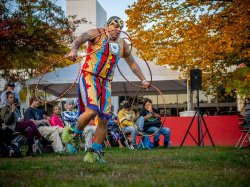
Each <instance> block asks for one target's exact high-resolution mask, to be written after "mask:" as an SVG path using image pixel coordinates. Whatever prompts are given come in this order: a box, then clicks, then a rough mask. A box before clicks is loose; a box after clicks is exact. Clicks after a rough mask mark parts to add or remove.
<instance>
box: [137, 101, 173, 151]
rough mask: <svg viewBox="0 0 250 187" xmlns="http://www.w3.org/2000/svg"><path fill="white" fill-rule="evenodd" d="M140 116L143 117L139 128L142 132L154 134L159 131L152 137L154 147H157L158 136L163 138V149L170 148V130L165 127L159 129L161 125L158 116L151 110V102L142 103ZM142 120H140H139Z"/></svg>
mask: <svg viewBox="0 0 250 187" xmlns="http://www.w3.org/2000/svg"><path fill="white" fill-rule="evenodd" d="M140 116H143V117H144V125H142V124H140V125H139V126H140V127H143V131H145V132H146V133H151V134H153V133H155V132H157V131H158V130H159V128H160V130H159V132H158V133H156V134H155V135H154V146H155V147H158V146H159V138H160V135H163V136H164V147H170V146H171V142H170V129H169V128H167V127H163V126H162V127H161V125H162V123H161V121H160V117H161V116H160V115H159V114H157V112H156V110H155V109H154V108H153V105H152V101H151V100H150V99H146V100H145V101H144V103H143V108H142V110H141V111H140ZM139 119H142V118H139Z"/></svg>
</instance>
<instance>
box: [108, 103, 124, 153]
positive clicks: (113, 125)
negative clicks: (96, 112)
mask: <svg viewBox="0 0 250 187" xmlns="http://www.w3.org/2000/svg"><path fill="white" fill-rule="evenodd" d="M113 111H114V107H113V106H111V114H112V115H111V118H110V120H109V121H108V128H107V130H108V132H109V133H110V134H111V138H112V139H111V138H109V139H110V140H113V141H110V144H112V145H111V146H117V145H118V146H119V147H120V148H123V147H124V146H123V144H122V142H121V139H122V137H123V135H122V132H121V131H120V128H119V125H118V119H117V117H116V116H115V115H114V114H113Z"/></svg>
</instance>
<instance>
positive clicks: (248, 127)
mask: <svg viewBox="0 0 250 187" xmlns="http://www.w3.org/2000/svg"><path fill="white" fill-rule="evenodd" d="M239 128H240V132H241V136H240V138H239V140H238V142H237V144H236V145H235V148H241V147H242V145H243V144H244V143H247V144H248V146H249V145H250V142H249V135H250V124H249V122H247V121H246V120H245V118H244V117H243V116H240V117H239Z"/></svg>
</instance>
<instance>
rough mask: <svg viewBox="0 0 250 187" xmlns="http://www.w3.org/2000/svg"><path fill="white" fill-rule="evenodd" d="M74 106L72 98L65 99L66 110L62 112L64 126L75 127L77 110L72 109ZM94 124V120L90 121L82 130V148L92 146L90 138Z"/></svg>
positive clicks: (94, 127)
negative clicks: (83, 142)
mask: <svg viewBox="0 0 250 187" xmlns="http://www.w3.org/2000/svg"><path fill="white" fill-rule="evenodd" d="M74 107H75V103H74V100H67V101H66V104H65V109H66V111H64V112H62V120H63V122H64V124H65V125H66V126H71V127H73V128H74V127H75V125H76V122H77V120H78V112H77V111H73V109H74ZM95 131H96V126H95V122H94V120H91V121H90V124H89V125H87V126H86V127H85V128H84V130H83V136H84V138H85V145H84V149H85V150H87V149H89V148H91V147H92V138H93V136H94V134H95Z"/></svg>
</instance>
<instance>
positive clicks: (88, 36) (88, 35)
mask: <svg viewBox="0 0 250 187" xmlns="http://www.w3.org/2000/svg"><path fill="white" fill-rule="evenodd" d="M98 33H99V32H98V30H97V29H91V30H88V31H87V32H84V33H82V34H81V35H80V36H78V37H77V38H76V39H75V40H74V41H73V43H72V44H71V51H70V53H69V54H67V58H68V59H70V60H72V61H74V60H75V59H76V58H77V50H78V48H79V47H80V46H81V45H82V44H84V43H86V42H87V41H92V40H93V41H94V39H95V38H93V37H94V36H96V35H98Z"/></svg>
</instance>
